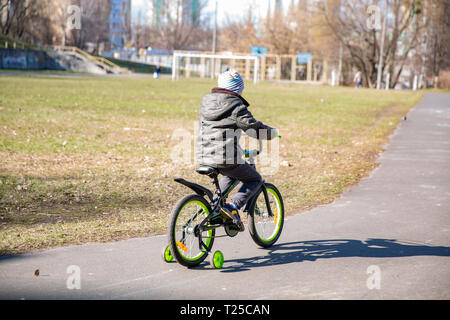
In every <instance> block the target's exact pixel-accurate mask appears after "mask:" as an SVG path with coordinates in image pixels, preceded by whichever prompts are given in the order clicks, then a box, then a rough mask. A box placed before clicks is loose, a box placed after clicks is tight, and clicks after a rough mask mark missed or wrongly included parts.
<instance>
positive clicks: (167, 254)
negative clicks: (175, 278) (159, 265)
mask: <svg viewBox="0 0 450 320" xmlns="http://www.w3.org/2000/svg"><path fill="white" fill-rule="evenodd" d="M162 258H163V261H164V262H172V261H173V255H172V252H171V251H170V246H166V247H165V248H163V251H162Z"/></svg>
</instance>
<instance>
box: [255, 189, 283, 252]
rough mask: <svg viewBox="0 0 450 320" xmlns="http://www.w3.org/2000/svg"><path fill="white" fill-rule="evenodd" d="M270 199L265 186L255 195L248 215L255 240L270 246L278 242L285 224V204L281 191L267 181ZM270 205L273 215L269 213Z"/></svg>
mask: <svg viewBox="0 0 450 320" xmlns="http://www.w3.org/2000/svg"><path fill="white" fill-rule="evenodd" d="M265 186H266V190H267V195H268V199H267V200H268V201H266V198H265V196H264V191H263V188H261V189H260V190H259V191H258V192H257V193H256V195H255V198H254V199H255V200H254V201H253V203H252V205H251V207H250V210H249V215H248V229H249V232H250V235H251V236H252V239H253V241H255V243H256V244H257V245H259V246H261V247H264V248H268V247H270V246H272V245H273V244H274V243H275V242H277V240H278V238H279V237H280V235H281V231H282V229H283V224H284V205H283V199H282V197H281V193H280V192H279V191H278V189H277V188H276V187H275V186H274V185H273V184H270V183H266V184H265ZM269 205H270V208H271V211H272V215H270V214H269V209H268V206H269Z"/></svg>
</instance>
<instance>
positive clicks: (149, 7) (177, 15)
mask: <svg viewBox="0 0 450 320" xmlns="http://www.w3.org/2000/svg"><path fill="white" fill-rule="evenodd" d="M145 5H146V7H145V10H146V24H147V25H148V26H150V27H152V28H155V29H159V28H161V27H165V26H167V24H169V23H171V22H176V21H178V23H179V24H180V25H181V24H183V22H184V23H192V22H194V21H197V19H198V18H199V12H200V10H199V9H200V7H199V5H200V0H181V1H180V0H148V1H147V2H146V3H145Z"/></svg>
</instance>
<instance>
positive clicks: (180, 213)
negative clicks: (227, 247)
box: [168, 195, 215, 267]
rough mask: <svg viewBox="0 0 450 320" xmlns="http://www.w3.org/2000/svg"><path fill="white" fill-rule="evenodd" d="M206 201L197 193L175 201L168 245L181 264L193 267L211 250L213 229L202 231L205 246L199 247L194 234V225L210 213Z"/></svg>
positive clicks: (170, 221)
mask: <svg viewBox="0 0 450 320" xmlns="http://www.w3.org/2000/svg"><path fill="white" fill-rule="evenodd" d="M210 212H211V208H210V206H209V204H208V202H207V201H206V200H205V199H204V198H203V197H201V196H199V195H189V196H186V197H184V198H182V199H181V200H180V201H178V202H177V204H176V205H175V207H174V208H173V210H172V214H171V217H170V220H169V230H168V235H169V246H170V250H171V252H172V254H173V256H174V257H175V259H176V260H177V262H178V263H180V264H181V265H183V266H186V267H194V266H196V265H199V264H200V263H202V262H203V261H204V260H205V259H206V257H207V256H208V252H209V251H211V248H212V245H213V242H214V235H215V230H214V229H212V230H208V231H204V232H202V239H203V242H204V244H205V245H206V248H203V250H201V249H200V246H199V239H198V237H197V236H195V232H196V227H197V226H198V225H199V224H200V223H201V222H202V221H203V220H204V219H205V218H206V217H207V216H208V215H209V214H210Z"/></svg>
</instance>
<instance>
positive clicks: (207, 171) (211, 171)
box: [195, 166, 219, 176]
mask: <svg viewBox="0 0 450 320" xmlns="http://www.w3.org/2000/svg"><path fill="white" fill-rule="evenodd" d="M195 171H197V173H200V174H202V175H208V176H211V175H218V174H219V171H217V169H216V168H213V167H209V166H200V167H198V168H197V169H196V170H195Z"/></svg>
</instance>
